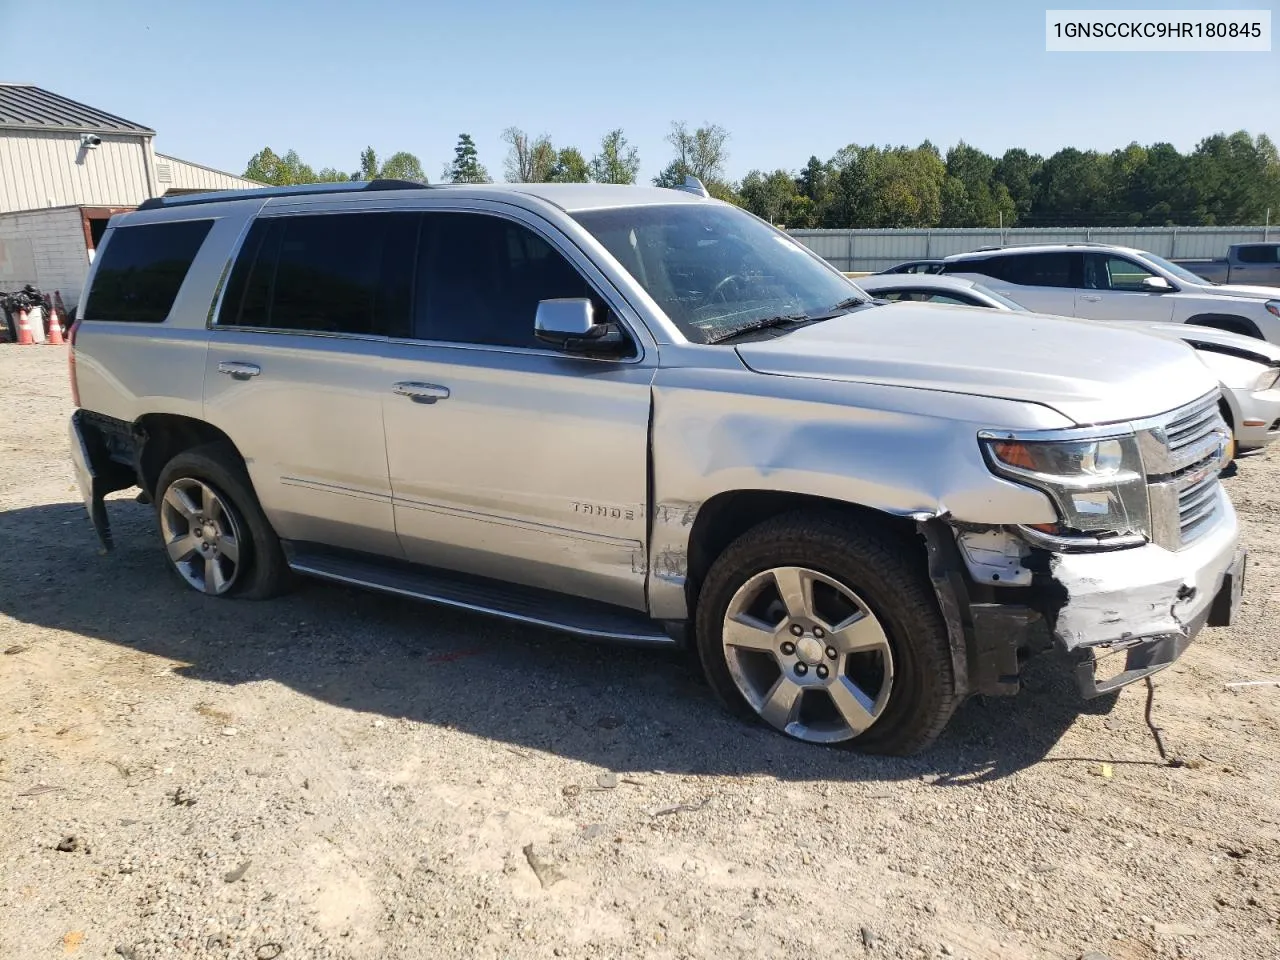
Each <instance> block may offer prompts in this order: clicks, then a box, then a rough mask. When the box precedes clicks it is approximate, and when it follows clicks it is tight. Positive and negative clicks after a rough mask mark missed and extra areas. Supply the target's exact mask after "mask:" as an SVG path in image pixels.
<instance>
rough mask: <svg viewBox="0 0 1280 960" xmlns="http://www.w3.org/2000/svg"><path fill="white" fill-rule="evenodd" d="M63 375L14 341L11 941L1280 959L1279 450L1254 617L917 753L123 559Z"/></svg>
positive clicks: (562, 651)
mask: <svg viewBox="0 0 1280 960" xmlns="http://www.w3.org/2000/svg"><path fill="white" fill-rule="evenodd" d="M70 410H71V404H70V400H69V397H68V390H67V377H66V362H65V358H64V357H63V352H62V351H61V350H59V349H57V348H54V347H33V348H18V347H13V346H0V650H2V651H3V653H0V957H4V958H15V960H19V958H21V960H26V958H38V957H53V956H59V957H63V956H75V957H106V958H115V957H126V958H136V960H150V958H157V957H184V958H186V957H213V958H224V957H225V958H271V957H275V956H280V957H284V958H290V957H344V958H345V957H350V958H384V957H396V958H401V957H405V958H416V957H430V958H442V957H467V958H471V957H479V958H484V957H493V958H498V957H502V958H509V957H515V958H533V957H552V956H555V957H597V958H615V957H623V956H627V957H631V956H645V957H656V958H679V957H704V956H715V957H717V958H727V957H806V958H815V957H833V958H835V957H839V958H850V957H853V958H856V957H863V956H870V957H886V958H887V957H940V956H950V957H968V958H1001V960H1011V958H1023V957H1027V958H1068V960H1076V958H1078V957H1080V956H1081V955H1082V954H1086V953H1088V954H1089V955H1090V956H1091V957H1092V956H1095V955H1094V954H1092V953H1090V951H1096V952H1097V955H1098V956H1101V957H1109V958H1113V960H1143V958H1151V957H1175V956H1176V957H1197V958H1205V960H1223V958H1252V957H1259V958H1263V957H1265V958H1275V957H1277V956H1280V883H1278V882H1277V881H1278V878H1280V869H1278V868H1280V827H1278V824H1280V789H1277V788H1278V787H1280V775H1278V773H1277V763H1276V757H1277V754H1278V753H1280V687H1266V686H1255V687H1246V688H1238V689H1234V690H1233V689H1228V688H1226V686H1225V684H1226V683H1227V682H1230V681H1239V680H1249V679H1259V678H1277V677H1280V649H1278V646H1277V642H1276V632H1277V628H1276V625H1277V624H1278V623H1280V558H1278V555H1277V547H1276V544H1277V542H1280V536H1277V534H1280V515H1278V514H1277V507H1278V506H1280V453H1272V454H1271V455H1270V458H1269V459H1266V458H1260V457H1255V458H1252V459H1248V460H1246V461H1244V462H1242V463H1241V464H1240V468H1239V475H1238V476H1237V477H1235V478H1233V479H1231V480H1230V481H1228V486H1229V487H1230V490H1231V493H1232V496H1233V497H1234V498H1235V501H1236V504H1237V507H1238V509H1239V510H1240V512H1241V515H1242V518H1243V520H1244V531H1245V532H1244V536H1245V539H1246V541H1247V543H1248V546H1249V547H1250V549H1251V550H1252V566H1251V568H1250V580H1249V583H1248V587H1247V601H1246V604H1245V609H1244V615H1243V622H1242V623H1240V624H1239V625H1238V626H1237V627H1234V628H1232V629H1230V630H1209V631H1206V632H1205V633H1204V634H1202V635H1201V637H1200V638H1199V639H1198V640H1197V642H1196V643H1195V644H1193V645H1192V647H1191V649H1190V650H1189V651H1188V653H1187V654H1186V655H1185V656H1184V658H1183V659H1182V660H1181V661H1180V662H1179V663H1178V664H1177V665H1175V666H1174V667H1173V668H1172V669H1170V670H1167V671H1165V672H1164V673H1163V674H1161V675H1160V678H1159V680H1158V683H1157V695H1156V714H1155V715H1156V719H1157V722H1158V723H1159V724H1160V725H1161V726H1162V727H1163V729H1164V731H1165V736H1166V739H1167V741H1168V743H1169V746H1170V749H1171V751H1172V752H1174V753H1175V754H1177V755H1178V756H1181V757H1183V758H1186V759H1187V760H1188V761H1189V765H1187V766H1184V767H1181V768H1171V767H1168V766H1164V765H1162V764H1161V763H1160V762H1159V759H1158V756H1157V754H1156V751H1155V747H1154V743H1153V741H1152V738H1151V736H1150V735H1149V733H1148V732H1147V729H1146V727H1145V726H1144V724H1143V720H1142V710H1143V704H1144V696H1143V692H1142V690H1141V689H1135V690H1130V691H1127V692H1125V693H1123V694H1122V695H1120V696H1119V697H1118V698H1109V699H1104V700H1101V701H1095V702H1093V703H1090V704H1082V703H1081V702H1080V701H1079V700H1077V699H1076V697H1075V695H1074V693H1073V691H1072V688H1071V686H1070V685H1069V683H1068V682H1067V681H1066V679H1065V675H1064V673H1063V671H1062V665H1061V664H1060V663H1058V662H1057V661H1055V660H1053V659H1052V658H1049V659H1044V660H1041V661H1038V662H1037V663H1035V664H1034V665H1033V668H1032V669H1031V670H1030V671H1029V676H1028V677H1027V683H1026V690H1025V691H1024V693H1023V694H1022V695H1021V696H1020V697H1018V698H1014V699H1000V700H985V701H971V702H970V703H968V704H966V705H965V706H964V707H963V708H962V710H961V711H960V712H959V713H958V714H957V716H956V718H955V721H954V722H953V724H952V726H951V727H950V729H949V730H948V732H947V733H946V735H945V736H944V737H943V739H942V740H941V741H940V742H939V743H938V745H937V746H936V747H935V748H933V749H932V750H931V751H929V752H928V753H927V754H925V755H923V756H921V757H916V758H912V759H909V760H887V759H877V758H868V757H862V756H859V755H857V754H855V753H850V752H847V751H838V750H824V749H819V748H814V747H804V746H800V745H797V744H793V743H790V742H787V741H785V740H784V739H783V738H781V737H779V736H777V735H774V734H772V733H770V732H768V731H765V730H762V729H757V728H752V727H750V726H746V725H743V724H740V723H738V722H736V721H734V720H732V719H730V718H728V717H727V716H726V715H724V714H723V713H722V712H721V710H720V709H719V708H718V707H717V705H716V704H715V703H714V702H713V700H712V698H711V696H710V695H709V693H708V692H707V690H706V688H705V687H704V686H703V685H701V683H700V682H699V681H698V680H696V679H695V678H694V677H693V675H692V674H691V673H690V671H689V670H688V669H687V668H686V667H685V665H684V664H683V662H682V661H681V660H680V659H679V658H677V657H675V656H662V655H655V654H652V653H646V652H642V651H632V650H625V649H612V648H608V647H601V646H595V645H590V644H586V643H582V642H578V641H574V640H570V639H567V638H564V637H561V636H557V635H555V634H551V633H546V632H540V631H536V630H530V629H527V628H523V627H517V626H511V625H506V624H502V623H497V622H493V621H489V620H484V619H479V618H475V617H469V616H463V615H461V614H456V613H452V612H449V611H445V610H440V609H436V608H433V607H430V606H425V605H418V604H413V603H409V602H400V601H397V600H394V599H388V598H385V597H379V596H375V595H371V594H362V593H358V592H354V591H348V590H345V589H339V588H335V587H332V586H325V585H322V584H319V583H307V584H304V585H302V587H301V588H300V589H299V590H298V591H297V592H296V593H294V594H292V595H290V596H289V597H287V598H284V599H281V600H276V601H271V602H267V603H249V602H227V601H218V600H208V599H206V598H204V597H202V596H199V595H197V594H195V593H193V592H191V591H189V590H187V589H185V588H184V587H182V586H181V585H180V584H179V583H178V581H177V580H176V579H174V578H172V577H171V576H170V575H169V574H168V572H167V571H166V569H165V565H164V561H163V558H162V555H161V552H160V550H159V549H158V547H157V542H156V537H155V535H154V532H153V529H152V524H153V521H152V515H151V511H150V508H148V507H144V506H141V505H139V504H137V503H135V502H134V501H133V500H132V499H131V498H130V497H129V496H127V495H117V496H116V497H115V498H113V500H112V501H111V503H110V504H109V510H110V513H111V518H112V522H113V525H114V526H115V529H116V541H117V544H118V546H117V550H116V552H115V553H114V554H113V555H111V556H110V557H104V556H101V555H99V553H98V550H97V548H96V541H95V540H94V538H93V535H92V531H91V530H90V527H89V525H88V523H87V521H86V519H85V517H84V510H83V507H82V506H81V504H80V503H79V497H78V494H77V493H76V492H75V490H74V487H73V480H72V474H71V468H70V465H69V463H68V459H67V453H66V429H65V423H66V417H67V415H68V414H69V413H70Z"/></svg>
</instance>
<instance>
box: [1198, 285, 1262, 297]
mask: <svg viewBox="0 0 1280 960" xmlns="http://www.w3.org/2000/svg"><path fill="white" fill-rule="evenodd" d="M1200 292H1201V293H1206V294H1208V295H1210V296H1213V297H1244V298H1245V299H1248V300H1280V287H1252V286H1247V285H1246V284H1243V283H1218V284H1205V286H1204V287H1203V288H1202V290H1201V291H1200Z"/></svg>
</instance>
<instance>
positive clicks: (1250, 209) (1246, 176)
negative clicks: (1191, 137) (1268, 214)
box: [1187, 130, 1280, 224]
mask: <svg viewBox="0 0 1280 960" xmlns="http://www.w3.org/2000/svg"><path fill="white" fill-rule="evenodd" d="M1187 174H1188V181H1189V183H1190V186H1191V191H1192V196H1193V199H1194V203H1195V206H1194V210H1193V216H1194V218H1195V220H1196V221H1197V222H1199V223H1204V224H1216V223H1222V224H1227V223H1230V224H1244V223H1260V222H1261V221H1262V220H1263V217H1264V216H1265V211H1266V209H1267V207H1270V208H1271V209H1272V215H1273V216H1274V215H1275V211H1276V209H1277V204H1278V202H1280V187H1278V185H1280V160H1278V159H1277V155H1276V147H1275V144H1274V143H1272V142H1271V139H1270V138H1269V137H1267V136H1265V135H1259V136H1257V137H1251V136H1249V134H1248V133H1246V132H1245V131H1243V130H1238V131H1236V132H1235V133H1233V134H1230V135H1227V134H1221V133H1219V134H1215V135H1213V136H1211V137H1206V138H1205V139H1204V140H1201V141H1200V142H1199V143H1198V144H1196V148H1195V150H1193V151H1192V153H1191V156H1190V157H1188V160H1187Z"/></svg>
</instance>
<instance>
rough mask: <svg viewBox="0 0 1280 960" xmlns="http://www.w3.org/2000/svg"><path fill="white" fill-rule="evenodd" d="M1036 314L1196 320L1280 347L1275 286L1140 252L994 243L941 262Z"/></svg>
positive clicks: (947, 271) (947, 270) (946, 271)
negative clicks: (1225, 278)
mask: <svg viewBox="0 0 1280 960" xmlns="http://www.w3.org/2000/svg"><path fill="white" fill-rule="evenodd" d="M939 272H940V273H941V274H942V275H944V276H955V275H960V276H964V277H967V278H968V279H971V280H977V281H979V282H980V283H983V284H985V285H986V286H988V287H990V288H992V289H993V290H995V291H996V292H997V293H1002V294H1004V295H1005V296H1006V297H1012V298H1013V299H1015V300H1017V301H1018V303H1020V304H1022V305H1023V306H1024V307H1026V308H1028V309H1030V310H1035V311H1037V312H1039V313H1048V314H1055V315H1057V316H1060V317H1081V318H1083V319H1086V320H1143V321H1147V322H1150V323H1194V324H1198V325H1200V326H1205V327H1215V328H1217V329H1219V330H1229V331H1230V332H1232V333H1241V334H1244V335H1245V336H1249V337H1257V338H1258V339H1261V340H1269V341H1271V342H1272V343H1275V344H1280V290H1278V289H1277V288H1275V287H1253V286H1244V285H1235V284H1231V285H1219V284H1215V283H1210V282H1209V281H1208V280H1205V279H1204V278H1203V277H1198V276H1196V275H1195V274H1194V273H1192V272H1190V271H1189V270H1186V269H1184V268H1183V267H1180V266H1178V265H1177V264H1176V263H1170V262H1169V261H1168V260H1165V259H1164V258H1163V257H1157V256H1156V255H1155V254H1153V253H1147V252H1146V251H1145V250H1135V249H1133V248H1132V247H1115V246H1111V245H1109V244H1103V243H1056V244H1037V245H1035V246H1021V247H991V248H985V249H982V250H975V251H973V252H972V253H957V254H954V255H952V256H950V257H946V258H945V259H944V260H943V261H942V269H941V270H940V271H939Z"/></svg>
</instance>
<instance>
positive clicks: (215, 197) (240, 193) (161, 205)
mask: <svg viewBox="0 0 1280 960" xmlns="http://www.w3.org/2000/svg"><path fill="white" fill-rule="evenodd" d="M427 186H428V185H427V184H425V183H414V182H413V181H411V180H368V181H362V180H348V181H340V182H338V183H301V184H295V185H292V186H287V187H253V188H251V189H248V190H214V191H211V192H209V193H184V194H180V195H179V196H176V197H152V198H151V199H149V200H143V201H142V203H140V204H138V209H139V210H163V209H166V208H168V207H185V206H190V205H194V204H199V203H220V202H222V201H224V200H257V199H263V200H269V199H270V198H272V197H306V196H311V195H313V194H322V193H360V192H365V191H369V192H374V193H376V192H378V191H382V190H423V189H426V188H427Z"/></svg>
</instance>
